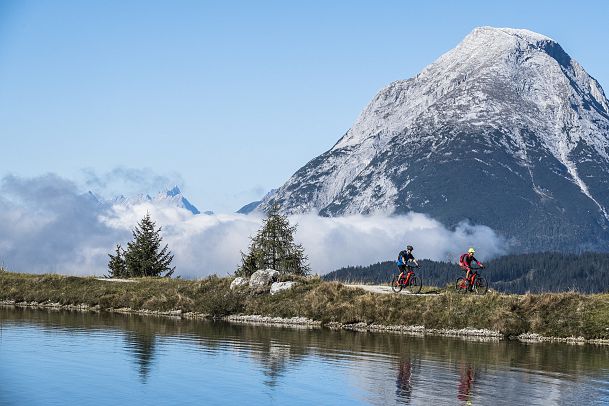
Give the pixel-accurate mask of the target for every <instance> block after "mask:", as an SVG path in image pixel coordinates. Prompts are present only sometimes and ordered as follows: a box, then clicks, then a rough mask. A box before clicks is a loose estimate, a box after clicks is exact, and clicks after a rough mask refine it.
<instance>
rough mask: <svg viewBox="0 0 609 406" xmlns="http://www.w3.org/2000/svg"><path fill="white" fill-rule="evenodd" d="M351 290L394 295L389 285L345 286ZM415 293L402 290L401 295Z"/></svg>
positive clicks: (424, 294) (420, 294) (423, 294)
mask: <svg viewBox="0 0 609 406" xmlns="http://www.w3.org/2000/svg"><path fill="white" fill-rule="evenodd" d="M344 285H345V286H347V287H350V288H357V289H364V290H366V291H368V292H372V293H384V294H394V293H393V291H392V290H391V286H389V285H357V284H348V283H345V284H344ZM412 294H413V293H409V292H407V291H406V290H402V291H401V292H400V295H412ZM437 294H439V292H429V293H418V294H416V295H417V296H426V295H437Z"/></svg>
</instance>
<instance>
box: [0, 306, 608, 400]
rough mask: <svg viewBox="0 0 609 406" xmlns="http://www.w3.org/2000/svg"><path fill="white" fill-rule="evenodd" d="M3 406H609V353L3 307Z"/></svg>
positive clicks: (603, 349) (583, 347)
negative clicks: (460, 405)
mask: <svg viewBox="0 0 609 406" xmlns="http://www.w3.org/2000/svg"><path fill="white" fill-rule="evenodd" d="M0 382H1V383H0V405H104V406H108V405H122V404H130V405H135V404H138V405H139V404H144V405H213V404H229V405H230V404H241V405H259V404H260V405H265V404H270V405H283V404H290V405H294V404H300V405H342V404H348V405H357V404H373V405H390V404H413V405H427V404H433V405H442V404H447V405H452V404H481V405H488V404H493V405H502V404H505V405H529V404H540V405H541V404H543V405H548V404H557V405H559V404H560V405H571V404H582V405H591V404H609V346H600V345H599V346H596V345H590V344H586V345H571V344H549V343H535V344H523V343H518V342H511V341H490V342H480V341H468V340H461V339H450V338H441V337H411V336H406V335H399V334H392V333H361V332H351V331H331V330H328V329H320V328H290V327H267V326H257V325H256V326H254V325H246V324H231V323H227V322H214V321H194V320H180V319H171V318H161V317H151V316H138V315H124V314H113V313H105V312H102V313H85V312H76V311H73V312H70V311H58V310H35V309H24V308H12V307H0Z"/></svg>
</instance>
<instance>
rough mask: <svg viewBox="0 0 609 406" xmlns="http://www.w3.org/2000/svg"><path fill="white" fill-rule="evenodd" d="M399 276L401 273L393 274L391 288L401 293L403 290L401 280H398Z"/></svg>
mask: <svg viewBox="0 0 609 406" xmlns="http://www.w3.org/2000/svg"><path fill="white" fill-rule="evenodd" d="M399 276H400V275H393V278H392V279H391V290H393V291H394V292H395V293H400V291H401V290H402V284H401V281H399V280H398V277H399Z"/></svg>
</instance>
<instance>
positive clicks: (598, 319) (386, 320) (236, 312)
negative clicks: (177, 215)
mask: <svg viewBox="0 0 609 406" xmlns="http://www.w3.org/2000/svg"><path fill="white" fill-rule="evenodd" d="M231 281H232V278H218V277H209V278H206V279H202V280H197V281H188V280H181V279H166V278H164V279H141V280H138V281H137V283H111V282H108V281H104V280H97V279H95V278H93V277H74V276H61V275H30V274H20V273H10V272H0V301H3V302H4V304H21V305H29V304H32V303H33V302H34V303H35V305H36V306H46V307H59V308H73V309H77V310H100V311H125V312H136V313H141V314H163V315H173V316H178V317H192V318H197V317H209V318H212V317H213V318H228V319H230V318H232V319H234V320H236V319H238V318H239V317H242V318H243V319H244V320H245V319H247V317H250V318H251V317H252V316H251V315H260V316H263V317H267V318H269V319H270V318H277V320H279V321H281V320H284V321H285V320H288V322H287V323H286V324H289V319H293V320H300V321H301V323H304V324H306V323H307V320H308V321H310V322H311V323H314V324H318V325H321V326H327V327H331V328H347V329H359V330H364V331H396V332H406V333H408V332H412V333H416V332H423V333H425V334H442V332H443V331H453V332H456V334H457V335H460V334H462V333H463V334H465V331H466V330H479V331H488V332H490V333H493V334H496V335H499V336H503V337H506V338H509V337H511V338H515V337H519V336H520V338H521V339H522V338H523V337H524V338H525V339H526V338H527V337H528V338H530V339H539V338H541V339H543V338H545V339H558V340H562V341H569V340H571V341H573V340H576V341H580V342H582V341H586V340H587V341H591V342H602V341H601V340H608V339H609V294H594V295H584V294H579V293H574V292H569V293H546V294H527V295H504V294H498V293H489V294H487V295H485V296H474V295H464V296H462V295H458V294H456V293H452V292H451V291H450V290H449V291H447V292H446V293H444V294H440V295H429V296H425V295H423V296H408V295H384V294H375V293H370V292H365V291H363V290H362V289H353V288H349V287H346V286H344V285H342V284H340V283H336V282H323V281H321V280H319V279H318V278H300V280H299V282H300V283H299V284H298V285H297V286H296V287H295V288H293V289H292V290H289V291H285V292H281V293H279V294H277V295H274V296H271V295H268V294H256V293H254V292H251V291H249V290H248V289H244V290H240V291H231V290H230V289H229V285H230V282H231ZM248 315H249V316H248ZM229 316H230V317H229ZM294 318H298V319H294ZM464 329H465V330H464ZM460 332H461V333H460Z"/></svg>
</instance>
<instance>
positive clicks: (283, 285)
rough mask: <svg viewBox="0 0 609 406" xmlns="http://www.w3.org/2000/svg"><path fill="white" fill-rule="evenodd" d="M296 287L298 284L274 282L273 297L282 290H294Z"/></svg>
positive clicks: (272, 287) (272, 286)
mask: <svg viewBox="0 0 609 406" xmlns="http://www.w3.org/2000/svg"><path fill="white" fill-rule="evenodd" d="M295 285H298V282H292V281H290V282H273V284H272V285H271V295H274V294H275V293H279V292H281V291H282V290H288V289H292V288H293V287H294V286H295Z"/></svg>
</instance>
